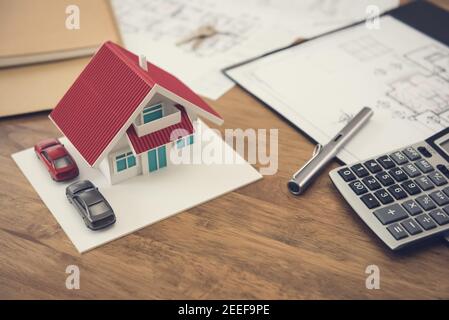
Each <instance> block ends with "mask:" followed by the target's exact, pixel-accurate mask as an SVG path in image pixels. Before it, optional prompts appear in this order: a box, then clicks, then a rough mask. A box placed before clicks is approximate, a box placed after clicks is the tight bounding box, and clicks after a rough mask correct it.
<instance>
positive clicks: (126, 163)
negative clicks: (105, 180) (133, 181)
mask: <svg viewBox="0 0 449 320" xmlns="http://www.w3.org/2000/svg"><path fill="white" fill-rule="evenodd" d="M135 165H136V157H135V156H134V154H133V153H132V152H125V153H121V154H119V155H117V156H115V167H116V170H117V172H121V171H123V170H126V169H129V168H132V167H134V166H135Z"/></svg>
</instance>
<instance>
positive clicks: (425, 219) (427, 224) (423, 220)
mask: <svg viewBox="0 0 449 320" xmlns="http://www.w3.org/2000/svg"><path fill="white" fill-rule="evenodd" d="M415 219H416V221H418V223H419V224H420V225H421V227H423V228H424V230H430V229H433V228H436V227H437V225H436V224H435V222H433V220H432V219H430V217H429V216H428V215H427V214H425V213H424V214H422V215H420V216H417V217H416V218H415Z"/></svg>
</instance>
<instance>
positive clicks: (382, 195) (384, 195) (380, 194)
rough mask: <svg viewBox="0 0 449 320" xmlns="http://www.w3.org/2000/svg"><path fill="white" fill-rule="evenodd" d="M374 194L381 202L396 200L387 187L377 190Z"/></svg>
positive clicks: (386, 202)
mask: <svg viewBox="0 0 449 320" xmlns="http://www.w3.org/2000/svg"><path fill="white" fill-rule="evenodd" d="M374 195H375V196H376V197H377V199H379V200H380V202H382V204H388V203H392V202H393V201H394V199H393V197H392V196H390V194H389V193H388V192H387V191H386V190H385V189H381V190H377V191H376V192H374Z"/></svg>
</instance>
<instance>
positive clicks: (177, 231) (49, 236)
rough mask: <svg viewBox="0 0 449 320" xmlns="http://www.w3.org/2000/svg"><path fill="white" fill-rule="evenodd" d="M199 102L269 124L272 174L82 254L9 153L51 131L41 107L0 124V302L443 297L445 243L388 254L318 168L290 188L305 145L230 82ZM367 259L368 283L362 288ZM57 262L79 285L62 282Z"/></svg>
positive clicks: (242, 120) (229, 116) (245, 123)
mask: <svg viewBox="0 0 449 320" xmlns="http://www.w3.org/2000/svg"><path fill="white" fill-rule="evenodd" d="M446 5H447V2H446ZM211 104H212V105H213V106H214V107H215V108H216V109H217V111H219V112H220V113H221V114H222V115H223V117H224V119H225V124H224V127H223V128H220V130H224V128H242V129H246V128H256V129H258V128H265V129H270V128H276V129H279V151H278V155H279V170H278V172H277V174H275V175H273V176H265V177H264V179H262V180H261V181H259V182H257V183H254V184H251V185H249V186H247V187H244V188H241V189H239V190H237V191H235V192H232V193H229V194H227V195H225V196H222V197H220V198H218V199H216V200H213V201H210V202H207V203H205V204H203V205H201V206H198V207H196V208H193V209H191V210H188V211H186V212H183V213H181V214H178V215H176V216H174V217H172V218H169V219H166V220H164V221H161V222H159V223H156V224H154V225H152V226H149V227H147V228H144V229H143V230H141V231H138V232H135V233H133V234H131V235H129V236H126V237H124V238H121V239H119V240H116V241H113V242H111V243H109V244H106V245H104V246H102V247H100V248H97V249H95V250H92V251H90V252H87V253H85V254H83V255H81V254H79V253H78V252H77V251H76V249H75V247H74V246H73V245H72V244H71V242H70V240H69V239H68V238H67V236H66V235H65V234H64V232H63V231H62V229H61V228H60V226H59V225H58V223H57V222H56V220H55V219H54V218H53V216H52V215H51V214H50V212H49V211H48V209H47V208H46V207H45V205H44V204H43V203H42V201H41V200H40V199H39V197H38V195H37V194H36V192H35V191H34V189H33V188H32V187H31V185H30V184H29V183H28V181H27V180H26V178H25V177H24V176H23V175H22V173H21V172H20V170H19V169H18V167H17V166H16V165H15V163H14V162H13V160H12V159H11V154H12V153H14V152H17V151H20V150H22V149H24V148H28V147H32V146H33V145H34V143H35V142H37V141H38V140H40V139H43V138H48V137H54V136H58V135H59V133H58V131H57V129H56V128H55V127H54V126H53V125H52V124H51V123H50V121H49V120H48V119H47V113H39V114H34V115H28V116H20V117H12V118H7V119H3V120H0V145H1V149H0V160H1V164H2V165H1V166H0V298H7V299H10V298H20V299H23V298H32V299H34V298H37V299H56V298H63V299H72V298H73V299H79V298H86V299H92V298H94V299H99V298H107V299H108V298H111V299H128V298H143V299H239V298H242V299H247V298H248V299H253V298H254V299H320V298H324V299H334V298H342V299H352V298H355V299H366V298H368V299H370V298H375V299H379V298H394V299H396V298H424V299H430V298H443V299H448V298H449V268H448V266H449V246H448V245H447V244H446V243H444V242H443V241H436V242H433V243H430V244H429V243H427V244H424V245H421V246H419V247H417V248H414V249H411V250H406V251H403V252H400V253H393V252H391V251H390V250H388V249H387V248H386V247H385V246H384V245H383V243H382V242H381V241H380V240H379V239H378V238H377V237H376V236H375V235H374V234H373V233H372V232H371V231H370V230H369V229H368V227H367V226H365V225H364V223H362V221H361V220H360V219H359V218H358V217H357V216H356V214H355V213H354V212H353V211H352V210H351V208H350V207H349V206H348V205H346V203H345V201H343V199H342V198H341V196H340V195H339V194H338V192H337V191H336V189H335V188H334V187H333V186H332V184H331V181H330V180H329V178H328V176H327V174H325V173H324V174H322V175H321V177H320V178H319V179H318V180H317V181H316V183H314V185H313V186H312V187H311V188H310V190H309V191H308V192H307V193H306V194H304V195H303V196H301V197H294V196H291V195H290V194H289V192H288V191H287V188H286V182H287V181H288V179H289V178H290V176H291V174H292V173H293V172H294V171H295V170H296V169H297V168H298V166H299V165H300V164H301V163H303V162H305V161H306V160H307V159H308V158H309V157H310V155H311V153H312V149H313V143H311V142H310V141H309V140H308V139H307V138H305V137H304V136H303V135H301V134H300V133H299V132H298V131H297V130H295V129H293V128H292V127H290V126H289V125H288V124H287V123H286V122H284V121H283V120H282V119H280V118H279V117H278V116H277V115H276V114H274V113H273V112H272V111H270V110H269V109H267V108H265V107H263V106H262V105H261V104H260V103H258V102H256V101H255V100H254V99H253V98H251V97H250V96H249V95H247V94H245V93H244V92H243V91H242V90H240V89H238V88H234V89H232V90H231V91H230V92H228V93H227V94H226V95H225V96H224V97H222V98H221V99H220V100H218V101H216V102H211ZM336 165H337V164H336V163H334V164H332V165H331V166H330V168H329V169H331V168H333V167H335V166H336ZM373 264H374V265H377V266H378V267H379V268H380V286H381V288H380V289H379V290H368V289H366V287H365V280H366V277H367V276H368V275H367V274H366V273H365V270H366V268H367V266H369V265H373ZM68 265H77V266H78V267H79V268H80V272H81V288H80V290H68V289H66V287H65V281H66V277H67V276H68V275H67V274H66V273H65V270H66V267H67V266H68Z"/></svg>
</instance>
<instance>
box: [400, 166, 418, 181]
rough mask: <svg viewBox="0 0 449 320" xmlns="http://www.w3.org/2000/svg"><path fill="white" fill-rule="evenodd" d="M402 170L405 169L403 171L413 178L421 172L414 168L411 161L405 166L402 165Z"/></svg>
mask: <svg viewBox="0 0 449 320" xmlns="http://www.w3.org/2000/svg"><path fill="white" fill-rule="evenodd" d="M402 170H404V171H405V173H406V174H407V175H408V176H409V177H410V178H415V177H417V176H419V175H420V174H421V172H420V171H419V170H418V168H416V167H415V166H414V165H413V163H408V164H406V165H405V166H403V167H402Z"/></svg>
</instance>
